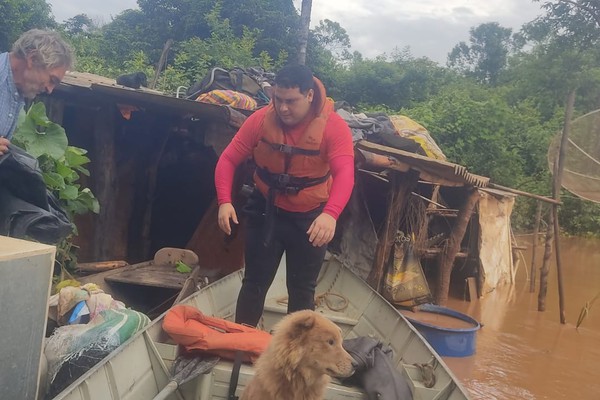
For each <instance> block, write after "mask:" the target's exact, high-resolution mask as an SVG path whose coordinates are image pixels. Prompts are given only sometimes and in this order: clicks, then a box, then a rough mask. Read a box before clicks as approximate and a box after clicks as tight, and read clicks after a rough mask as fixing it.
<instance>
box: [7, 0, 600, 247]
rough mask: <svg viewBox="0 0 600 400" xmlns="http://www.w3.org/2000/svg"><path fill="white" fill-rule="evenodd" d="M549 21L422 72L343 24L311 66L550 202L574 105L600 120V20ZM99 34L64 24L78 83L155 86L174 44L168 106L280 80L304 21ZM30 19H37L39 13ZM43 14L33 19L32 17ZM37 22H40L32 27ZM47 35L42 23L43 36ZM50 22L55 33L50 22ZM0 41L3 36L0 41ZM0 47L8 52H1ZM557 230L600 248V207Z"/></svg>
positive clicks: (160, 26) (77, 21)
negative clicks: (218, 70) (152, 81)
mask: <svg viewBox="0 0 600 400" xmlns="http://www.w3.org/2000/svg"><path fill="white" fill-rule="evenodd" d="M4 3H5V4H0V10H3V8H2V7H4V8H6V7H10V6H11V5H12V7H14V5H15V4H22V5H23V4H24V6H23V7H25V6H26V5H30V6H31V12H29V14H28V13H21V14H19V15H16V14H14V13H13V14H11V13H6V14H5V13H4V12H2V15H3V16H4V15H9V16H10V17H9V19H8V20H9V21H12V20H15V22H16V23H15V24H11V23H5V24H3V25H4V26H5V28H4V29H8V28H6V27H10V29H11V33H10V34H4V33H3V32H1V29H0V40H5V41H6V40H9V39H12V38H14V37H15V32H17V31H18V30H19V29H20V27H21V26H22V27H23V28H22V29H25V27H26V25H24V24H21V25H19V23H20V22H19V21H21V20H23V19H25V17H23V16H25V15H37V17H36V18H41V19H40V21H42V22H40V24H43V25H46V26H48V25H50V23H48V22H47V21H45V20H44V19H43V17H44V15H46V16H47V13H46V14H44V12H40V11H39V10H42V11H43V9H44V8H43V7H41V8H40V4H42V5H43V1H42V2H40V1H39V0H35V1H34V0H32V1H27V2H15V1H8V2H4ZM542 3H543V7H544V9H545V10H546V14H545V15H543V16H541V17H540V18H538V19H536V20H535V21H532V22H531V23H529V24H526V25H525V26H524V27H523V29H521V30H520V31H519V32H513V31H512V30H511V29H508V28H504V27H502V26H500V25H499V24H498V23H497V22H490V23H486V24H481V25H479V26H476V27H472V28H471V30H470V39H469V41H468V42H461V43H458V44H457V45H456V46H455V48H454V49H453V50H452V51H451V52H450V53H449V55H448V65H447V66H440V65H438V64H437V63H435V62H433V61H431V60H429V59H427V58H415V57H413V56H412V55H411V54H410V51H409V50H407V49H404V50H397V51H395V52H393V53H392V54H382V55H380V56H378V57H376V58H374V59H368V58H365V57H363V56H362V55H361V54H360V53H358V52H356V51H355V52H352V51H351V38H350V37H349V36H348V34H347V32H346V30H345V29H344V28H343V27H342V26H341V25H340V24H339V23H337V22H335V21H331V20H324V21H320V22H319V23H317V24H314V25H315V28H314V29H313V30H312V31H311V32H310V35H309V42H308V51H307V63H308V64H309V65H310V66H311V67H312V68H313V70H314V71H315V73H316V74H317V76H319V77H320V78H321V79H322V80H323V82H324V83H325V85H326V87H327V88H328V91H329V94H330V95H331V96H333V97H334V98H335V99H336V100H346V101H348V102H349V103H350V104H351V105H353V106H354V107H355V108H356V109H357V111H363V110H383V111H385V112H389V113H390V114H391V113H394V114H396V113H402V114H405V115H408V116H410V117H411V118H413V119H415V120H417V121H418V122H420V123H421V124H422V125H424V126H425V127H426V128H427V129H428V130H429V131H430V132H431V134H432V136H433V137H434V139H435V140H436V141H437V142H438V144H439V145H440V147H441V148H442V150H443V151H444V152H445V154H446V155H447V156H448V158H449V160H450V161H453V162H457V163H461V164H463V165H465V166H467V167H468V168H469V170H471V171H473V172H475V173H478V174H482V175H487V176H489V177H491V179H492V181H493V182H495V183H499V184H503V185H507V186H512V187H515V188H518V189H521V190H525V191H530V192H534V193H538V194H543V195H547V194H549V192H550V181H551V177H550V174H549V172H548V166H547V154H546V153H547V149H548V143H549V142H550V140H551V139H552V137H554V136H555V135H556V134H557V133H558V132H559V131H560V129H561V126H562V118H563V114H564V105H565V98H566V95H567V93H568V92H569V91H571V90H577V100H576V115H581V114H583V113H586V112H588V111H591V110H594V109H597V108H598V107H600V90H599V89H600V85H599V84H600V68H599V67H598V66H599V65H600V6H599V5H598V2H596V1H590V0H574V1H566V0H552V1H542ZM138 5H139V9H138V10H127V11H124V12H122V13H121V14H119V15H117V16H116V17H114V18H113V20H112V21H110V22H109V23H107V24H105V25H102V26H98V25H97V24H96V23H95V22H94V21H91V20H90V19H89V18H88V17H87V16H85V15H79V16H76V17H74V18H72V19H70V20H68V21H64V22H63V23H62V24H60V29H62V30H64V32H65V35H66V36H67V37H68V38H69V39H70V41H71V42H72V43H73V45H74V47H75V49H76V51H77V54H78V59H79V62H78V69H79V70H81V71H87V72H93V73H98V74H102V75H105V76H109V77H116V76H117V75H118V74H121V73H124V72H133V71H144V72H146V74H147V75H148V77H149V78H151V77H153V76H154V74H155V69H156V65H157V61H158V59H159V57H160V55H161V52H162V50H163V46H164V44H165V42H167V40H169V39H172V40H173V41H174V44H173V46H172V47H171V48H170V50H169V52H168V57H167V61H168V62H167V66H166V67H165V68H164V69H162V70H161V71H160V74H159V79H158V82H157V88H159V89H161V90H165V91H167V92H170V93H173V92H174V91H175V90H176V88H177V87H178V86H189V85H191V84H192V83H193V82H195V81H198V80H200V79H201V78H202V77H203V76H204V74H205V73H206V72H207V71H208V70H209V69H210V68H212V67H214V66H221V67H225V68H231V67H233V66H245V67H248V66H262V67H263V68H265V69H267V70H276V69H277V68H279V67H280V66H281V65H283V64H284V63H286V62H287V60H288V59H289V60H294V59H295V58H296V57H295V54H296V53H297V44H298V43H297V37H298V35H297V32H298V29H299V23H300V18H299V11H298V10H296V9H295V8H294V5H293V2H292V1H291V0H285V1H280V0H251V1H247V0H178V1H174V0H160V1H159V0H138ZM34 6H35V7H34ZM34 10H38V11H35V12H34ZM32 18H33V17H32ZM43 21H45V22H43ZM52 22H53V21H52ZM2 35H4V36H2ZM1 43H2V42H1V41H0V44H1ZM563 198H564V205H563V206H562V208H561V222H562V226H563V227H564V229H565V230H566V231H567V232H569V233H572V234H595V235H597V234H600V223H599V222H598V217H597V215H600V214H599V213H598V211H599V209H598V206H596V205H593V204H590V203H586V202H583V201H581V200H578V199H576V198H573V197H572V196H570V195H568V194H566V193H564V194H563ZM534 208H535V203H534V202H533V201H531V200H527V199H519V200H518V202H517V205H516V208H515V212H514V222H515V226H517V227H518V228H522V229H525V228H529V227H530V225H531V223H532V220H533V217H532V214H533V212H534Z"/></svg>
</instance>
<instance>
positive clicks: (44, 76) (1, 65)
mask: <svg viewBox="0 0 600 400" xmlns="http://www.w3.org/2000/svg"><path fill="white" fill-rule="evenodd" d="M73 63H74V56H73V51H72V50H71V47H70V46H69V45H68V44H67V43H66V42H65V41H64V40H63V39H62V38H61V36H60V35H59V34H58V33H57V32H54V31H48V30H41V29H32V30H30V31H27V32H25V33H24V34H23V35H21V37H19V38H18V39H17V41H16V42H15V43H14V44H13V47H12V50H11V51H10V52H7V53H2V54H0V154H4V153H5V152H6V151H7V150H8V145H9V143H10V139H11V137H12V135H13V133H14V131H15V128H16V125H17V119H18V117H19V113H20V111H21V110H22V109H23V107H24V105H25V99H33V98H35V96H37V95H38V94H40V93H52V90H54V88H55V87H56V86H57V85H58V84H59V83H60V81H61V80H62V79H63V77H64V76H65V73H66V72H67V70H69V69H71V68H72V66H73Z"/></svg>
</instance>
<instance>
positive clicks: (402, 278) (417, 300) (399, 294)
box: [383, 234, 432, 307]
mask: <svg viewBox="0 0 600 400" xmlns="http://www.w3.org/2000/svg"><path fill="white" fill-rule="evenodd" d="M383 296H384V297H385V298H386V299H387V300H388V301H389V302H390V303H392V304H395V305H398V306H402V307H414V306H418V305H419V304H423V303H430V302H431V301H432V298H431V291H430V290H429V285H428V284H427V279H426V278H425V274H424V273H423V268H422V267H421V262H420V261H419V258H418V257H417V255H416V254H415V249H414V235H412V238H411V237H408V236H405V235H403V234H400V235H398V238H397V239H396V242H395V243H394V258H393V262H392V263H391V265H390V267H389V268H388V272H387V274H386V277H385V285H384V288H383Z"/></svg>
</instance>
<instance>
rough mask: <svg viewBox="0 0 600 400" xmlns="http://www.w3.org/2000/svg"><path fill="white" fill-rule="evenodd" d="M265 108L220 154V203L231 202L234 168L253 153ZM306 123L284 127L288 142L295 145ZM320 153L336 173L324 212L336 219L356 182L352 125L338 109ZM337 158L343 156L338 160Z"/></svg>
mask: <svg viewBox="0 0 600 400" xmlns="http://www.w3.org/2000/svg"><path fill="white" fill-rule="evenodd" d="M266 112H267V107H264V108H262V109H260V110H258V111H256V112H255V113H254V114H252V115H251V116H249V117H248V119H247V120H246V121H245V122H244V124H243V125H242V127H241V128H240V129H239V131H238V132H237V134H236V135H235V136H234V138H233V140H232V141H231V143H230V144H229V145H228V146H227V148H226V149H225V151H224V152H223V154H221V157H220V158H219V161H218V162H217V167H216V170H215V186H216V189H217V199H218V202H219V204H223V203H231V189H232V185H233V176H234V173H235V169H236V168H237V166H238V165H240V164H241V163H242V162H243V161H245V160H246V159H248V158H249V157H250V156H251V155H252V151H253V149H254V147H255V146H256V144H257V143H258V140H259V139H260V131H261V125H262V121H263V119H264V117H265V113H266ZM305 127H306V124H300V125H298V126H296V127H293V128H288V129H285V130H284V133H285V134H286V139H287V140H288V144H290V145H292V146H295V145H296V144H297V141H298V140H299V139H300V138H301V137H302V134H303V132H304V128H305ZM321 153H322V154H324V155H325V156H326V157H327V160H328V161H329V166H330V169H331V175H332V177H333V185H332V187H331V195H330V197H329V200H328V201H327V203H326V206H325V210H324V212H327V214H329V215H331V216H332V217H334V218H336V219H337V218H338V217H339V214H340V213H341V211H342V210H343V209H344V207H345V206H346V203H347V202H348V199H349V198H350V194H351V193H352V187H353V185H354V162H353V160H354V147H353V144H352V134H351V132H350V128H349V127H348V125H347V124H346V122H345V121H344V120H343V119H342V118H341V117H340V116H339V115H338V114H336V113H331V115H330V116H329V119H328V120H327V124H326V125H325V133H324V137H323V141H322V143H321ZM338 158H340V160H337V159H338ZM282 208H283V207H282ZM288 211H295V210H288Z"/></svg>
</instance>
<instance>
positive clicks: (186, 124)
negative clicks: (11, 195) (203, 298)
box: [43, 72, 246, 273]
mask: <svg viewBox="0 0 600 400" xmlns="http://www.w3.org/2000/svg"><path fill="white" fill-rule="evenodd" d="M43 101H44V102H45V103H46V104H47V109H48V110H49V111H48V114H49V117H50V118H51V119H52V120H53V121H54V122H57V123H59V124H61V125H62V126H63V127H64V128H65V131H66V132H67V136H68V138H69V144H70V145H73V146H77V147H81V148H84V149H86V150H88V156H89V158H90V159H91V163H90V165H89V169H90V177H89V179H88V180H87V181H85V182H83V184H84V185H86V186H88V187H90V188H91V190H92V191H93V193H94V194H95V195H96V197H97V198H98V200H99V202H100V213H99V214H98V215H93V214H88V215H86V216H84V217H81V218H79V220H78V221H77V226H78V229H79V235H78V237H77V238H76V242H77V244H78V245H79V246H80V249H79V251H78V259H79V261H82V262H86V261H103V260H126V261H128V262H130V263H136V262H141V261H145V260H149V259H152V257H153V255H154V253H155V252H156V251H157V250H158V249H160V248H162V247H165V246H171V247H180V248H186V247H187V248H190V249H192V250H194V251H195V252H196V253H197V254H198V255H199V256H200V259H201V260H202V263H203V265H204V266H206V267H207V268H219V269H221V270H223V271H222V272H223V273H227V272H230V271H233V270H236V269H239V268H240V267H241V266H242V258H241V251H240V248H239V246H240V244H239V243H238V242H237V241H231V240H225V237H224V235H220V234H219V233H218V230H217V229H215V228H216V214H215V213H216V208H215V188H214V179H213V177H214V168H215V165H216V161H217V158H218V154H220V153H221V152H222V150H223V149H224V148H225V146H226V145H227V143H229V141H230V140H231V138H232V137H233V135H234V134H235V132H236V131H237V128H238V127H239V126H240V125H241V123H242V122H243V120H244V119H245V118H246V117H245V115H243V114H242V112H241V110H235V109H233V108H231V107H227V106H218V105H213V104H205V103H198V102H195V101H191V100H186V99H182V98H175V97H172V96H167V95H164V94H162V93H161V92H158V91H154V90H149V89H145V88H141V89H130V88H127V87H124V86H121V85H117V84H116V82H115V81H114V80H113V79H108V78H104V77H101V76H98V75H93V74H87V73H77V72H69V73H67V75H66V76H65V78H64V80H63V82H62V83H61V84H60V85H59V86H58V87H57V88H56V89H55V90H54V91H53V93H52V94H51V95H50V96H47V97H46V98H44V99H43ZM211 213H212V214H211ZM213 214H214V215H213ZM211 216H212V218H211ZM203 217H205V219H204V220H203ZM199 229H200V230H203V231H204V232H211V233H212V234H202V233H201V232H199V231H198V230H199ZM192 239H194V240H195V241H192ZM217 244H218V245H217ZM236 246H237V247H236Z"/></svg>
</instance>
